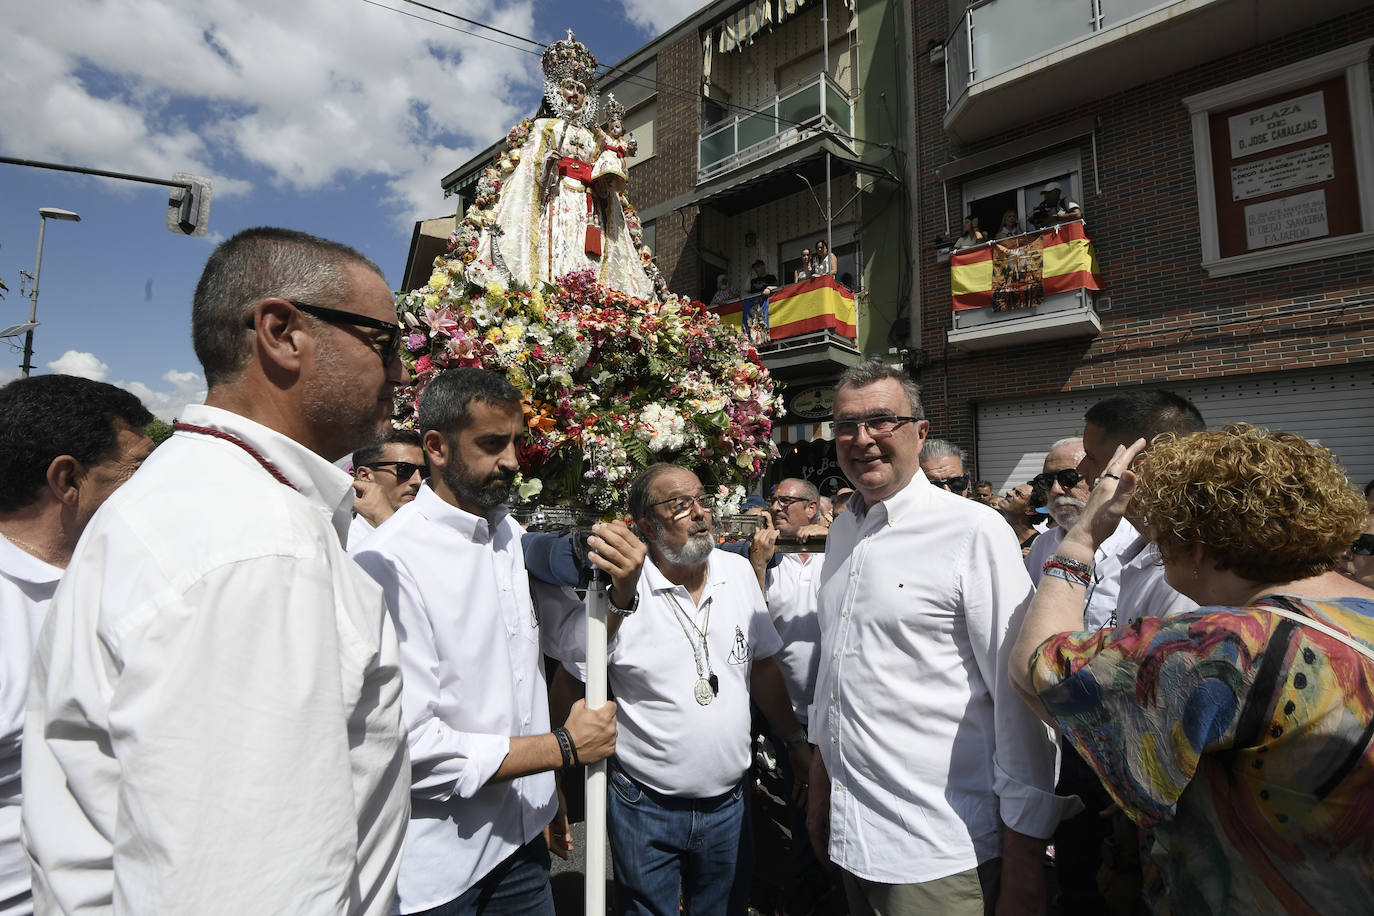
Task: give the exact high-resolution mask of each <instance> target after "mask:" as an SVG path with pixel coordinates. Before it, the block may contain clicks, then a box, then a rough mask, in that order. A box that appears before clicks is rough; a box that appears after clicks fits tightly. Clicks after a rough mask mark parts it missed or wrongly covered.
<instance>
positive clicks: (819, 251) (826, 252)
mask: <svg viewBox="0 0 1374 916" xmlns="http://www.w3.org/2000/svg"><path fill="white" fill-rule="evenodd" d="M825 274H830V276H832V277H838V276H839V274H840V262H839V261H837V260H835V252H833V251H831V250H830V246H829V245H827V244H825V239H817V240H816V257H815V258H813V259H812V261H811V276H813V277H820V276H824V275H825Z"/></svg>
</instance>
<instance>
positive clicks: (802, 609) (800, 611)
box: [764, 553, 825, 722]
mask: <svg viewBox="0 0 1374 916" xmlns="http://www.w3.org/2000/svg"><path fill="white" fill-rule="evenodd" d="M823 562H825V554H823V553H812V554H805V553H785V554H782V559H781V560H780V561H779V563H778V565H777V566H774V567H773V568H772V569H770V570H768V591H767V592H766V593H765V596H764V597H765V598H766V599H767V602H768V616H770V617H772V618H773V626H774V628H775V629H776V630H777V631H778V637H779V638H780V639H781V640H782V650H781V651H779V652H778V654H777V662H778V668H779V669H780V670H781V671H782V679H783V682H784V683H785V684H786V685H787V696H788V698H789V699H791V701H792V710H793V711H794V712H795V713H796V714H797V721H798V722H805V721H806V711H807V708H808V707H810V705H811V697H812V695H813V694H815V692H816V666H817V665H819V664H820V651H821V623H820V618H818V617H817V616H816V587H817V580H818V578H819V576H820V570H821V564H822V563H823Z"/></svg>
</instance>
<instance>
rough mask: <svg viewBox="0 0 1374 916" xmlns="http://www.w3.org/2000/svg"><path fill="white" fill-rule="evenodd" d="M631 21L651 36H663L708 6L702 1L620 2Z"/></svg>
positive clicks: (659, 0) (657, 0) (635, 0)
mask: <svg viewBox="0 0 1374 916" xmlns="http://www.w3.org/2000/svg"><path fill="white" fill-rule="evenodd" d="M620 5H621V6H623V7H624V8H625V15H626V16H628V17H629V19H630V21H631V22H633V23H634V24H635V25H637V26H639V27H640V28H641V29H643V30H644V31H645V32H647V33H648V34H651V35H661V34H662V33H664V32H666V31H667V30H668V29H670V28H672V27H673V26H675V25H677V24H678V23H679V22H681V21H682V20H684V19H686V18H687V17H688V16H690V15H691V14H692V13H695V12H696V11H697V10H699V9H701V8H702V7H703V6H705V5H706V4H705V3H704V2H702V0H620Z"/></svg>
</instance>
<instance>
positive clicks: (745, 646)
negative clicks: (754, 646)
mask: <svg viewBox="0 0 1374 916" xmlns="http://www.w3.org/2000/svg"><path fill="white" fill-rule="evenodd" d="M750 658H751V656H750V655H749V643H748V642H747V641H746V640H745V638H744V631H743V630H741V629H740V628H739V627H735V647H734V648H733V649H731V650H730V658H729V662H730V664H732V665H747V664H748V663H749V659H750Z"/></svg>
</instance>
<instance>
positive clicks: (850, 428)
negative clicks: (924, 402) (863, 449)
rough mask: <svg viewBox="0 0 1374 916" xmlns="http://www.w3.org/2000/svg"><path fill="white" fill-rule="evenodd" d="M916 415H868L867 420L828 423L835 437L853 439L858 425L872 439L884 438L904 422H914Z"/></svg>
mask: <svg viewBox="0 0 1374 916" xmlns="http://www.w3.org/2000/svg"><path fill="white" fill-rule="evenodd" d="M916 419H917V418H916V417H869V418H868V419H867V420H836V421H835V422H834V423H832V424H830V428H831V429H832V430H834V432H835V438H836V439H853V438H854V437H855V436H857V435H858V434H859V427H860V426H862V427H863V428H864V429H866V430H868V434H869V435H870V436H872V437H873V438H874V439H886V438H887V437H888V436H890V435H892V434H893V433H895V432H896V431H897V429H898V428H899V427H901V425H902V424H904V423H915V422H916Z"/></svg>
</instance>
